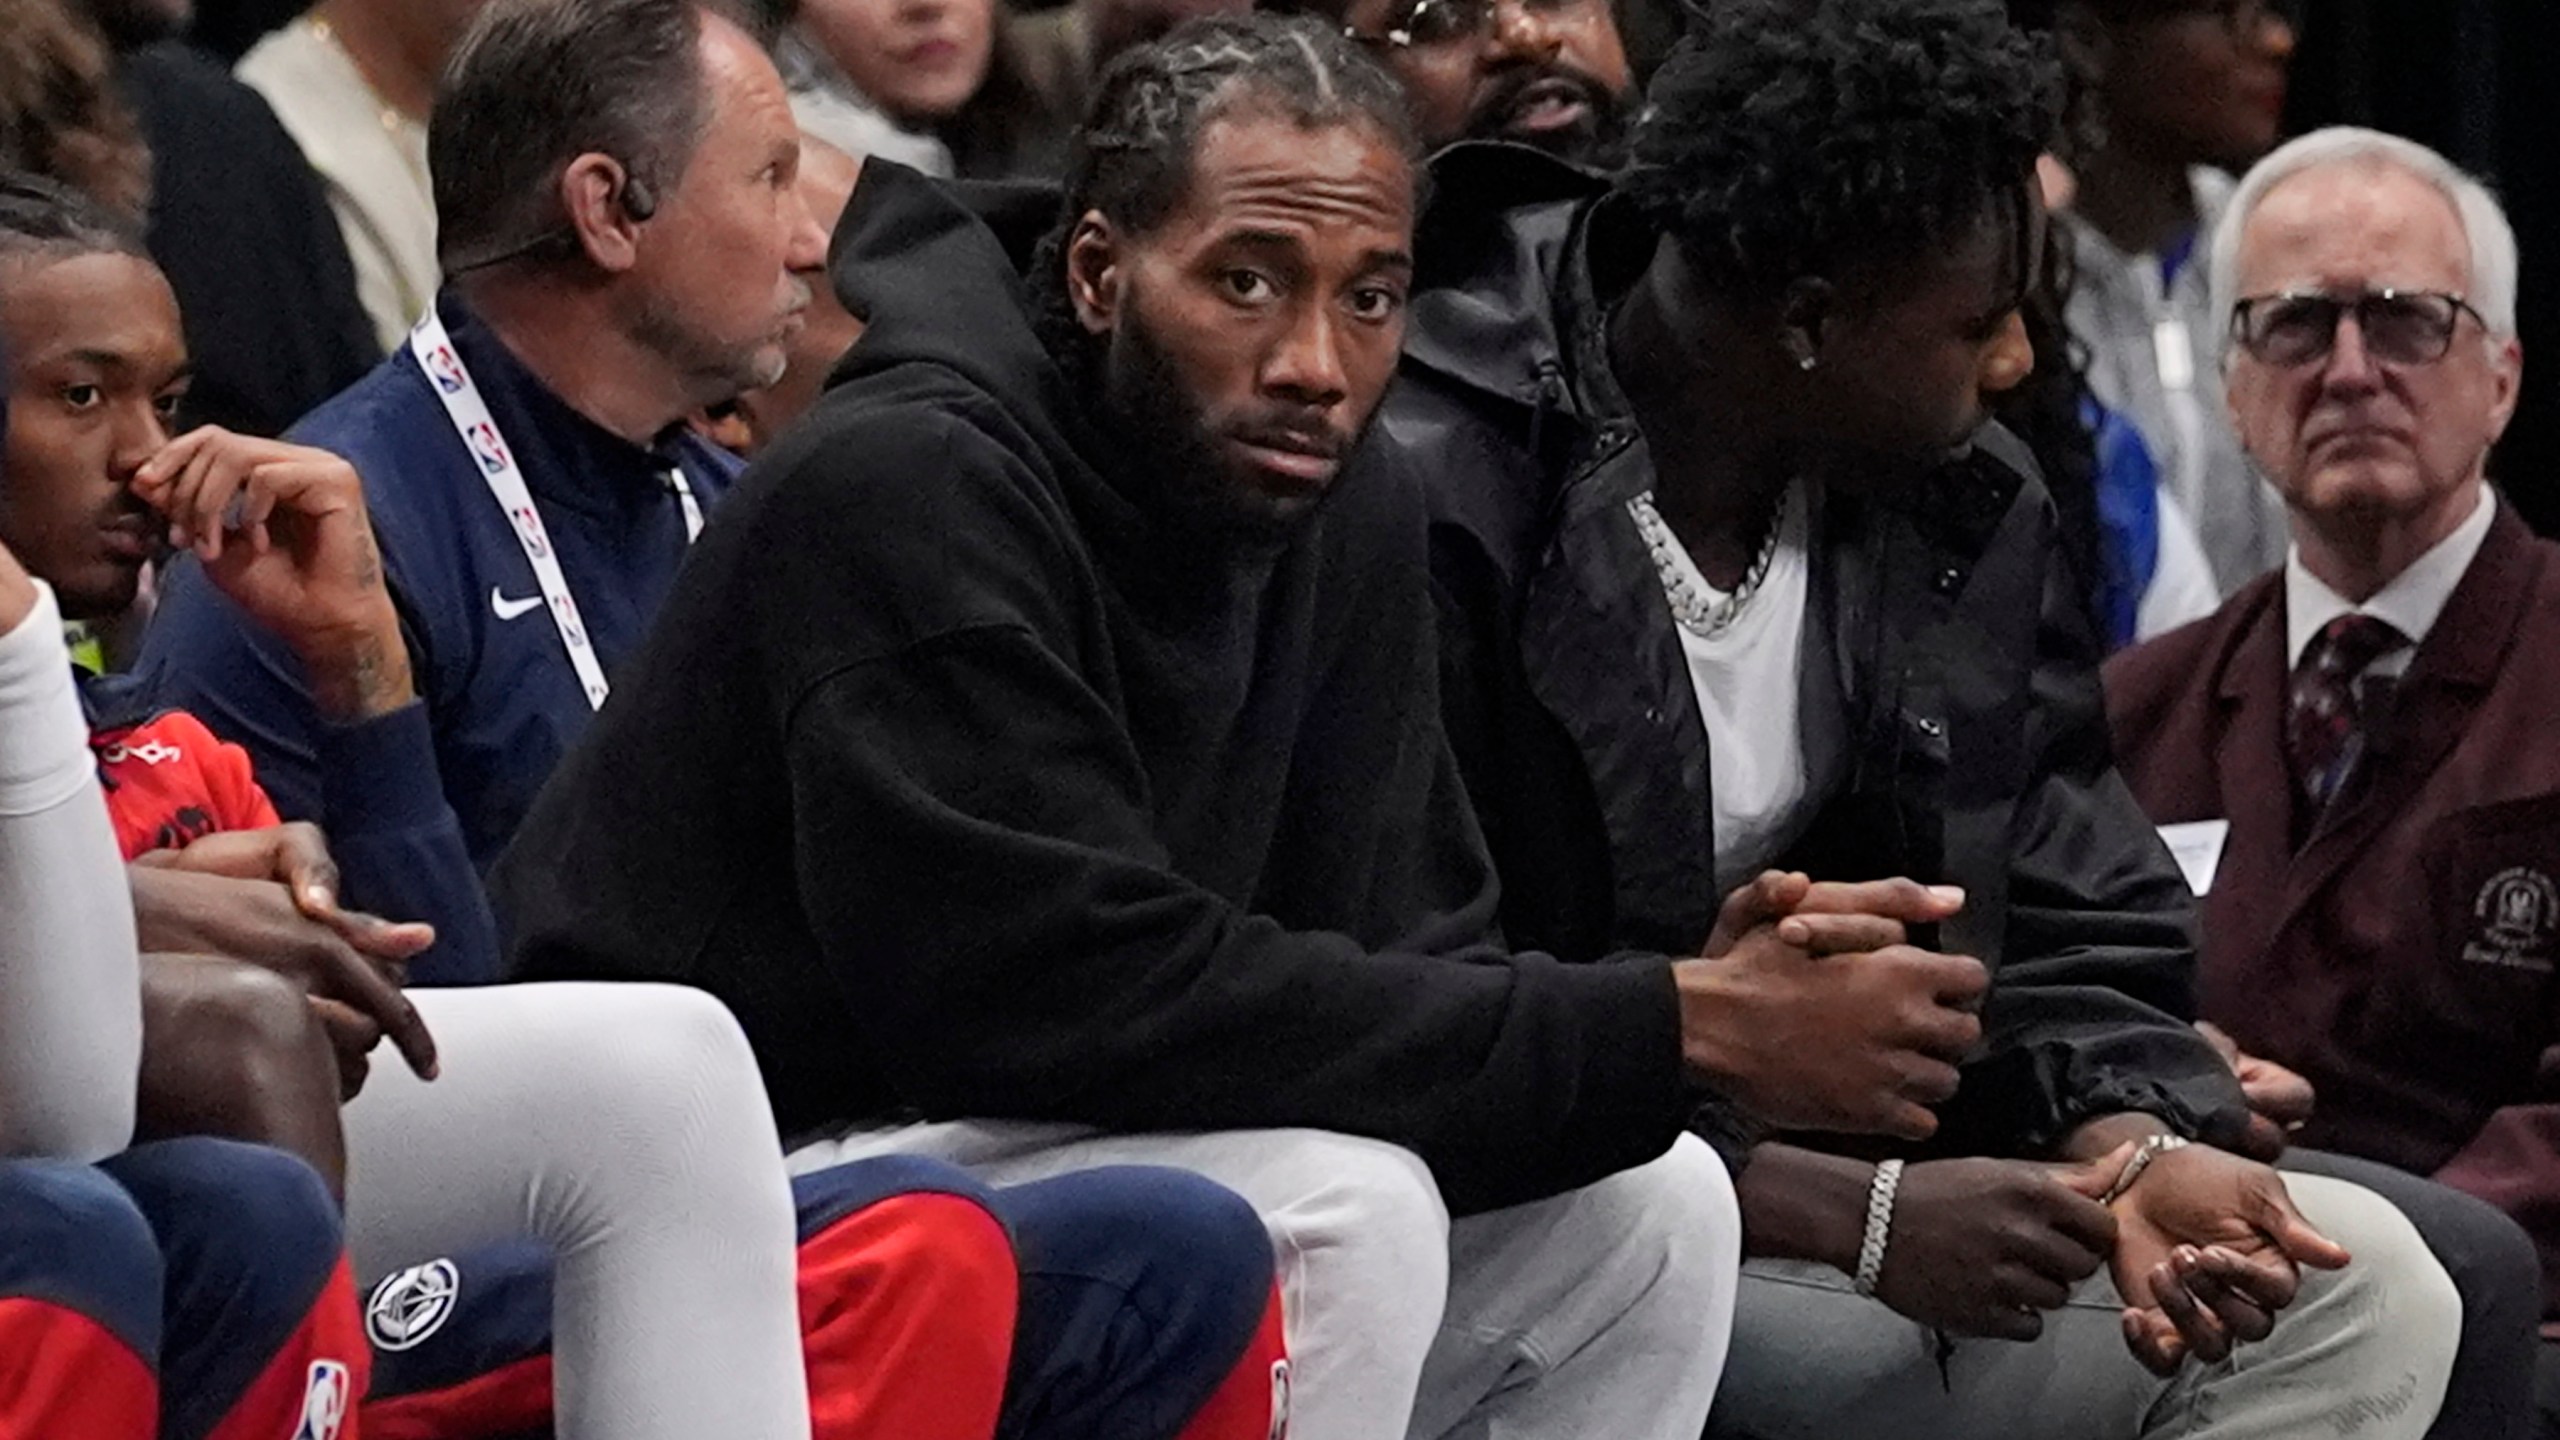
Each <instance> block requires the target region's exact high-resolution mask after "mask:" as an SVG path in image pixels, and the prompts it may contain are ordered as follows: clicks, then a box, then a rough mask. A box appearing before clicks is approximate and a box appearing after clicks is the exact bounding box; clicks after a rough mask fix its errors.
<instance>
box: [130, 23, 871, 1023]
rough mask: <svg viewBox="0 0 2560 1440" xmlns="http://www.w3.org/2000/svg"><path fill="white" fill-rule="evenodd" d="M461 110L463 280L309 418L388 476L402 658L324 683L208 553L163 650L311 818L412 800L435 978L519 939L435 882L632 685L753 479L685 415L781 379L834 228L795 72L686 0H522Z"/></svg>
mask: <svg viewBox="0 0 2560 1440" xmlns="http://www.w3.org/2000/svg"><path fill="white" fill-rule="evenodd" d="M571 76H585V77H589V78H590V79H591V80H592V81H594V82H595V83H590V84H571V83H567V80H566V78H565V77H571ZM436 105H437V109H436V118H435V123H434V125H433V127H432V136H433V141H432V152H431V157H430V158H431V161H432V167H433V171H434V180H435V185H436V190H437V207H436V208H437V212H438V214H439V215H440V217H441V220H440V229H439V237H440V238H439V244H440V245H441V247H442V251H443V255H442V259H443V264H444V267H445V269H446V270H447V271H448V272H450V273H451V274H452V275H453V276H454V280H453V283H452V284H451V285H449V286H448V287H447V288H446V289H445V290H444V291H443V292H442V293H441V294H440V296H439V297H438V300H437V304H436V306H435V308H434V310H433V311H432V312H431V313H429V314H428V315H426V316H424V317H423V318H422V320H421V322H420V323H419V324H418V326H417V327H416V329H415V330H414V331H413V332H412V334H411V336H410V339H409V340H408V341H407V342H406V343H404V344H403V345H402V346H401V348H400V350H399V351H398V353H396V354H394V355H393V356H392V357H391V358H390V359H389V360H387V361H385V362H384V363H383V365H382V366H381V367H380V368H379V369H377V370H376V371H375V372H374V373H373V374H372V375H370V376H368V377H367V378H366V379H365V381H364V382H363V383H362V384H360V385H358V386H357V387H355V388H354V389H352V390H350V391H348V392H347V393H346V394H344V395H342V396H340V397H339V398H338V399H337V400H335V401H333V402H332V403H331V404H329V405H328V406H327V407H325V408H324V409H322V410H321V411H320V412H319V413H318V414H316V415H314V416H313V417H312V418H311V419H310V420H309V421H308V422H307V423H306V424H304V425H303V426H301V427H299V428H298V429H297V430H296V431H295V433H294V436H293V438H294V439H295V440H297V441H300V442H303V443H308V444H311V445H315V446H318V447H319V448H321V449H325V450H329V451H332V452H334V453H336V454H338V455H341V456H343V457H345V458H346V459H347V460H348V461H349V462H351V463H352V464H353V465H354V467H355V470H356V472H357V473H358V474H359V475H361V476H363V477H364V485H365V491H366V494H365V500H366V505H367V508H368V510H369V511H370V513H371V515H372V518H373V525H374V529H375V532H376V534H377V535H378V537H379V541H380V544H381V548H382V560H383V567H384V572H385V579H386V582H387V584H388V586H389V588H390V591H391V594H392V597H393V602H394V605H395V607H396V608H397V609H398V610H399V611H400V613H401V615H402V616H403V617H404V618H403V632H402V633H403V638H404V640H405V641H406V644H405V646H404V647H403V648H402V654H401V655H399V656H394V657H387V658H388V659H389V660H390V661H391V662H392V663H389V664H386V665H384V666H383V667H381V668H379V669H377V670H375V671H373V672H372V674H371V683H370V684H369V685H368V687H367V689H366V692H365V693H361V694H355V693H349V694H330V693H326V692H323V691H320V690H317V689H315V688H314V687H313V686H312V684H311V680H310V677H309V676H308V675H307V673H305V668H304V666H303V664H302V663H301V661H300V660H299V659H298V658H297V657H295V656H294V655H292V654H291V653H289V651H288V649H287V647H286V646H285V645H284V644H283V643H282V642H281V641H280V640H279V639H278V638H277V637H275V636H273V635H271V634H268V633H266V632H264V631H263V630H261V629H260V627H258V626H257V625H256V624H254V623H253V622H251V621H250V620H249V619H248V617H246V616H244V615H242V614H241V613H240V611H239V610H238V608H237V607H235V606H233V605H232V604H230V603H229V602H228V601H227V600H226V599H225V598H224V597H223V596H222V595H221V593H220V592H219V590H218V589H217V588H216V587H213V586H211V585H209V584H207V583H206V580H205V576H204V572H203V570H202V568H201V567H200V566H199V565H197V564H195V563H193V562H191V561H188V560H184V559H182V560H180V561H179V562H177V563H176V564H174V565H173V566H172V567H171V572H170V575H169V578H168V581H167V585H166V589H167V597H166V601H165V604H164V606H163V608H162V611H161V614H160V616H159V619H158V621H157V623H156V624H155V625H154V626H153V629H152V631H151V633H150V635H149V636H148V637H147V638H146V641H145V645H144V663H145V664H146V665H148V666H151V667H154V668H155V670H156V672H157V674H158V676H159V677H160V678H161V680H162V683H163V684H164V686H165V688H164V689H163V691H162V694H163V696H164V697H165V699H166V701H167V702H168V703H171V704H174V705H177V706H179V707H181V708H184V709H187V710H189V711H192V712H194V713H195V714H196V715H197V716H198V717H199V718H201V719H202V720H204V721H205V723H206V724H207V725H209V726H211V727H212V729H213V730H214V732H215V733H216V734H218V735H221V736H223V737H224V738H226V739H229V740H232V741H234V742H236V743H239V744H242V745H244V746H245V747H246V748H247V749H248V751H249V753H250V755H251V757H252V758H253V759H254V761H255V762H256V765H257V770H258V776H259V779H260V780H261V782H262V783H263V784H264V785H265V786H266V788H267V791H268V793H269V794H271V795H273V796H274V797H275V800H276V803H277V806H278V809H279V810H280V811H281V812H282V813H283V814H284V815H285V816H286V817H287V818H291V819H303V820H312V821H315V822H318V823H319V824H321V825H322V826H323V828H325V829H328V830H330V831H331V832H333V833H336V832H340V831H344V830H350V829H353V828H355V825H356V822H358V821H359V820H360V819H361V818H362V817H364V816H366V815H368V814H383V813H387V812H394V811H396V812H397V813H398V814H399V815H400V816H402V817H403V825H402V833H403V835H404V836H405V838H406V841H407V843H408V845H409V846H410V849H411V856H410V859H409V860H408V862H407V863H406V864H405V865H404V866H401V867H391V866H385V867H382V869H383V871H384V872H385V873H386V874H394V875H396V874H400V873H405V874H406V875H408V876H410V877H412V879H411V880H409V881H408V882H405V883H406V884H407V885H408V886H409V887H411V888H406V889H402V890H400V891H398V892H396V893H367V892H365V891H362V890H355V891H351V892H350V899H351V900H353V901H354V902H355V903H357V904H359V905H362V906H365V907H366V908H369V909H373V910H376V911H380V912H383V913H389V914H398V915H402V916H414V917H417V918H420V919H424V920H428V921H431V922H433V923H434V925H435V926H436V929H437V932H438V935H439V937H440V939H439V941H438V946H437V948H436V949H435V950H434V951H431V952H429V954H427V955H426V956H424V957H422V958H421V960H420V963H419V968H418V977H419V978H420V979H421V980H426V981H431V982H448V981H469V980H480V979H486V978H489V976H490V975H491V974H492V973H493V971H494V969H495V959H496V953H495V952H496V945H495V939H494V935H493V932H492V931H491V929H490V927H489V922H488V919H487V916H486V914H485V911H484V910H481V909H480V908H479V907H478V906H477V905H476V903H475V904H472V905H467V906H458V905H454V904H453V903H451V902H450V900H449V898H448V897H449V896H450V894H451V892H450V890H449V889H447V888H446V887H444V886H443V885H442V884H441V883H438V884H435V885H426V884H422V883H420V882H422V881H424V880H426V879H427V878H428V877H445V876H451V875H456V874H470V875H476V874H477V873H478V872H479V871H480V870H481V869H482V868H484V867H486V866H487V865H488V864H489V863H490V862H491V861H493V860H494V859H495V858H496V857H497V853H498V851H499V849H500V847H502V846H503V845H504V844H505V843H506V841H507V839H508V837H509V836H511V835H512V834H513V833H514V831H515V827H516V823H517V821H518V819H519V818H520V817H521V816H522V815H523V813H524V810H525V807H526V806H527V805H529V804H530V803H531V801H532V799H533V795H534V792H535V791H537V790H538V789H540V788H541V786H542V783H543V782H544V781H545V780H546V779H548V778H549V777H550V774H551V771H552V768H553V766H554V765H555V764H556V763H557V762H558V760H559V757H560V756H561V754H563V753H564V752H565V751H566V750H567V749H568V747H569V745H570V743H571V742H572V741H573V740H575V739H576V738H577V736H578V735H579V733H580V732H582V731H583V730H584V729H585V728H586V726H587V724H588V722H589V720H590V719H591V717H592V716H593V714H594V710H595V707H597V706H600V705H602V704H603V703H604V699H605V696H606V694H607V693H608V692H609V690H610V688H611V676H612V674H613V672H614V670H615V669H617V668H618V667H619V666H620V664H621V663H622V660H623V657H624V656H625V655H626V654H628V653H629V652H630V651H631V650H633V649H635V648H637V646H638V644H639V641H640V637H641V635H642V634H643V633H644V631H645V630H646V629H647V627H648V624H649V622H650V619H651V617H652V616H654V615H655V614H656V612H657V608H658V604H659V602H660V600H661V599H662V597H663V596H664V595H665V593H666V590H667V587H668V585H669V584H670V583H671V582H672V581H673V579H674V576H675V571H676V566H677V563H678V562H679V561H681V560H682V559H683V558H684V555H685V552H686V549H687V547H688V546H689V545H690V544H691V543H692V539H693V536H694V533H695V532H696V531H697V530H698V529H699V528H700V527H701V525H702V522H703V519H704V517H705V515H706V514H708V513H709V512H710V511H711V510H713V509H715V508H716V507H717V505H718V503H719V501H720V499H721V497H722V496H723V494H725V492H726V491H727V489H728V487H729V483H730V479H731V477H732V475H733V473H734V471H735V468H736V464H735V461H734V459H733V458H731V457H729V456H727V455H725V454H723V453H722V452H719V451H718V450H716V449H715V448H714V447H712V446H710V445H708V444H706V443H705V442H703V441H700V440H698V439H696V438H694V437H692V436H691V435H690V434H689V433H687V432H686V430H685V429H684V428H683V424H682V422H683V421H684V420H685V418H686V417H687V416H688V415H690V414H692V413H693V412H695V411H697V410H700V409H702V408H705V407H708V406H712V405H720V404H725V403H727V402H729V401H730V400H733V399H734V398H736V396H737V395H738V394H739V393H740V392H741V391H744V390H747V389H750V388H753V387H756V386H759V385H763V384H767V383H770V382H772V381H774V380H776V379H778V378H779V377H780V375H781V373H782V370H783V367H784V365H785V363H786V358H785V352H784V346H785V345H786V344H787V343H788V342H789V340H790V338H791V336H792V335H793V333H794V332H795V331H796V330H797V329H798V328H799V326H800V323H801V320H800V316H801V312H802V311H803V309H804V308H805V307H806V304H807V300H808V295H809V283H808V279H807V277H808V276H809V275H812V274H814V273H816V270H817V267H818V266H819V264H820V263H821V261H822V259H823V255H824V251H825V237H824V236H823V235H821V234H820V233H819V231H818V229H817V226H816V225H815V224H814V223H813V222H812V221H811V220H810V218H809V214H808V209H807V207H806V205H804V204H803V203H802V201H801V199H800V196H799V192H798V190H797V189H796V186H795V181H796V178H797V171H798V164H799V135H798V132H797V131H796V130H794V129H793V128H792V126H791V119H790V114H789V112H788V110H787V109H786V107H785V106H784V104H783V101H782V94H781V87H780V83H779V81H778V80H777V79H776V77H775V75H774V71H773V68H772V66H771V64H770V63H769V62H768V61H767V60H766V59H765V57H764V53H763V51H762V50H760V49H759V48H757V47H756V45H755V44H754V43H753V42H752V41H751V40H750V39H748V37H747V36H746V35H745V34H744V33H743V32H741V31H739V30H738V29H737V28H736V27H735V26H732V25H731V24H729V23H728V22H727V21H725V20H720V19H716V18H713V17H711V16H710V15H709V13H708V12H703V11H699V10H697V9H696V7H695V6H694V5H692V4H690V3H687V0H563V3H553V4H535V3H531V0H520V3H513V4H500V5H496V6H492V7H490V8H489V9H486V10H484V11H483V12H482V16H481V20H480V23H479V25H478V26H477V28H476V29H475V30H474V32H473V38H472V39H471V40H470V41H467V42H466V43H465V45H464V47H463V50H462V52H461V53H460V54H459V55H458V56H457V58H456V60H455V63H454V65H453V67H452V68H451V70H450V71H449V72H448V75H447V83H446V84H445V86H444V88H443V89H442V90H441V91H440V93H439V94H438V96H437V101H436ZM670 106H680V107H681V113H684V114H690V115H694V116H697V117H699V119H700V124H699V125H698V127H695V128H694V129H688V128H687V127H683V126H676V125H670V124H668V123H667V122H666V119H665V116H666V114H667V112H668V109H669V107H670ZM696 130H698V133H695V131H696ZM686 135H692V136H693V138H692V140H691V141H690V143H687V142H685V140H684V139H683V138H682V137H684V136H686ZM429 359H431V360H432V361H433V363H434V371H433V375H432V378H431V376H430V372H429V369H428V368H427V366H426V365H425V364H424V363H422V362H423V361H425V360H429ZM482 457H486V462H485V466H484V460H483V458H482ZM412 700H415V701H416V702H417V703H415V704H412V703H411V702H412ZM393 729H396V730H397V731H398V733H397V734H393V733H389V732H390V731H391V730H393ZM359 732H371V733H370V735H369V736H368V735H364V734H360V733H359Z"/></svg>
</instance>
